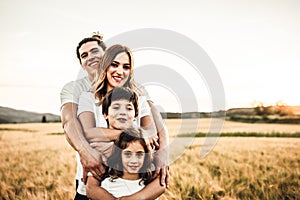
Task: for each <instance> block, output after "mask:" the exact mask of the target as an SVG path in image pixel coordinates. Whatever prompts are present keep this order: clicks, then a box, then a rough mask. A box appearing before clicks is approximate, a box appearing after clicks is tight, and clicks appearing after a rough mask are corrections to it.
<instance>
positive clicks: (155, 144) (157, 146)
mask: <svg viewBox="0 0 300 200" xmlns="http://www.w3.org/2000/svg"><path fill="white" fill-rule="evenodd" d="M154 146H155V147H156V148H157V149H159V144H158V142H157V140H154Z"/></svg>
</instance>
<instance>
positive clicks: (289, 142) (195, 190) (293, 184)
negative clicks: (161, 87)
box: [0, 119, 300, 200]
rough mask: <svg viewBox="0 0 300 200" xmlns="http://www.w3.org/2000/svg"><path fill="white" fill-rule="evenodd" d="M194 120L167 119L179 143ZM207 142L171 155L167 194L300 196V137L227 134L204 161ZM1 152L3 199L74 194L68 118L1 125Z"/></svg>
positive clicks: (270, 127)
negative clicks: (64, 128) (63, 122)
mask: <svg viewBox="0 0 300 200" xmlns="http://www.w3.org/2000/svg"><path fill="white" fill-rule="evenodd" d="M209 122H210V121H209V119H201V120H197V123H198V125H197V130H196V131H199V132H205V131H207V130H208V127H209ZM189 123H195V121H194V120H187V121H184V122H182V121H178V120H166V125H167V127H168V129H169V132H170V135H171V137H170V141H171V143H172V140H173V141H174V140H175V139H174V138H176V137H175V136H176V135H177V134H178V132H180V133H186V132H192V131H195V127H192V128H191V129H190V130H189V129H188V126H187V125H188V124H189ZM182 124H185V125H184V128H182ZM235 131H239V132H247V131H252V132H253V131H255V132H273V131H279V132H286V133H294V132H300V126H299V125H295V126H294V125H279V124H244V123H237V122H227V121H226V122H225V123H224V125H223V129H222V132H235ZM184 139H185V138H182V141H183V140H184ZM204 140H205V138H193V139H192V143H190V144H189V145H188V146H185V149H184V151H182V152H181V153H180V154H177V155H180V156H177V157H173V158H172V159H171V163H170V174H171V177H170V186H169V188H168V189H167V190H166V192H165V194H164V195H162V196H161V197H160V198H159V199H160V200H165V199H174V200H175V199H179V200H180V199H182V200H185V199H300V148H299V147H300V139H299V138H263V137H259V138H255V137H221V138H219V139H218V141H217V143H216V144H215V146H214V148H213V150H212V151H211V152H210V153H209V154H208V155H207V156H206V157H205V158H203V159H200V150H201V148H202V147H203V143H204ZM177 142H178V143H180V142H181V140H180V139H179V140H177ZM183 143H184V142H183ZM175 146H177V145H175ZM174 150H175V149H172V148H171V151H174ZM171 153H172V152H171ZM0 154H1V156H0V173H1V181H0V199H7V200H8V199H55V200H56V199H58V200H60V199H61V200H62V199H73V197H74V194H75V183H74V175H75V169H76V162H75V153H74V150H73V149H72V148H71V147H70V145H69V144H68V143H67V141H66V139H65V136H64V135H63V134H62V128H61V125H60V123H46V124H42V123H33V124H1V125H0Z"/></svg>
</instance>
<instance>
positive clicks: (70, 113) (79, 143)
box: [61, 105, 91, 152]
mask: <svg viewBox="0 0 300 200" xmlns="http://www.w3.org/2000/svg"><path fill="white" fill-rule="evenodd" d="M76 110H77V106H76V105H64V106H63V107H62V110H61V118H62V126H63V129H64V132H65V136H66V139H67V141H68V142H69V144H70V145H71V146H72V147H73V148H74V150H76V151H78V152H84V151H87V150H88V149H89V148H91V147H90V146H89V143H88V142H87V140H86V138H85V136H84V134H83V129H82V127H81V124H80V122H79V121H78V119H77V117H76ZM74 112H75V113H74Z"/></svg>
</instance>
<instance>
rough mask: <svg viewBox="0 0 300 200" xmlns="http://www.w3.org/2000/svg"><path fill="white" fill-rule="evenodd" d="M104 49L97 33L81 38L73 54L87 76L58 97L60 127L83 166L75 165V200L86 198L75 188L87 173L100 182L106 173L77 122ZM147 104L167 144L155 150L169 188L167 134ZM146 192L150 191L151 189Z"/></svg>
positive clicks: (73, 83)
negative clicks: (79, 103)
mask: <svg viewBox="0 0 300 200" xmlns="http://www.w3.org/2000/svg"><path fill="white" fill-rule="evenodd" d="M105 49H106V46H105V44H104V42H103V37H102V35H99V34H97V33H96V34H94V35H93V36H92V37H91V38H85V39H83V40H82V41H81V42H80V43H79V44H78V46H77V49H76V54H77V58H78V59H79V62H80V64H81V66H82V68H83V69H84V70H85V71H86V72H87V75H88V76H87V77H84V78H82V79H79V80H76V81H72V82H70V83H68V84H66V85H65V86H64V87H63V89H62V91H61V94H60V95H61V105H62V106H61V119H62V126H63V129H64V132H65V134H66V138H67V140H68V142H69V143H70V145H71V146H72V147H73V148H74V150H76V151H77V152H78V153H77V154H76V158H77V160H80V163H81V164H82V167H81V166H80V165H78V166H77V174H76V196H75V199H87V197H86V196H85V191H80V188H81V187H78V185H79V186H80V184H83V183H86V178H87V173H88V172H91V173H92V175H93V176H94V177H95V178H97V179H98V180H101V175H102V174H103V173H104V171H105V170H104V167H103V166H102V163H101V159H102V158H101V154H99V153H98V151H97V150H95V149H93V148H92V147H91V146H90V145H89V143H88V141H87V139H86V138H85V136H84V133H83V129H82V127H81V124H80V122H79V121H78V119H77V108H78V101H79V97H80V95H81V93H82V92H84V91H89V90H90V89H91V82H92V81H93V79H94V75H95V72H96V70H97V69H98V67H99V64H100V60H101V57H102V56H103V54H104V51H105ZM149 105H150V107H151V111H152V115H153V117H154V122H155V124H156V127H157V130H158V131H159V132H160V134H161V135H162V137H165V141H167V142H166V143H165V144H160V149H161V150H159V151H157V152H158V154H159V156H160V158H163V159H158V160H157V170H156V175H159V174H160V176H161V184H162V185H165V184H166V186H168V177H169V172H168V166H167V163H165V161H166V159H165V158H166V157H167V154H168V152H167V151H166V149H167V147H168V133H167V130H166V128H165V127H164V126H163V123H162V119H161V117H160V114H159V112H158V111H157V110H156V108H155V107H154V105H153V104H152V102H150V101H149ZM101 131H107V132H109V133H112V132H114V131H118V132H120V130H112V129H105V128H101ZM99 133H100V134H101V132H97V133H96V132H95V135H96V134H99ZM80 163H79V164H80ZM82 170H83V171H82ZM81 178H82V181H81ZM77 187H78V190H77ZM147 189H148V190H151V188H147ZM145 190H146V189H145ZM140 194H141V193H140ZM137 195H139V194H137ZM139 197H140V196H134V197H132V199H134V198H139Z"/></svg>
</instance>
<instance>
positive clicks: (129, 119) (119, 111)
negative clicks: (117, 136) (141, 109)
mask: <svg viewBox="0 0 300 200" xmlns="http://www.w3.org/2000/svg"><path fill="white" fill-rule="evenodd" d="M104 117H106V119H108V122H109V125H110V128H113V129H126V128H130V127H132V126H133V121H134V120H135V110H134V106H133V104H132V102H129V101H128V100H125V99H120V100H116V101H112V102H111V105H110V106H109V107H108V114H107V115H104Z"/></svg>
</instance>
